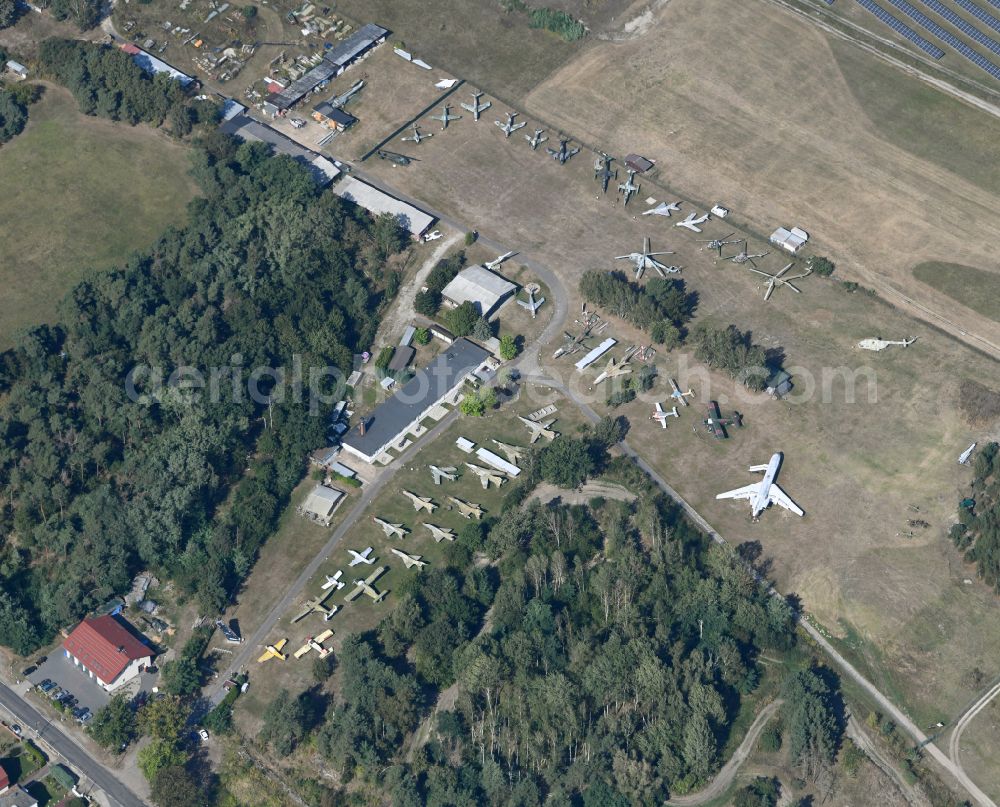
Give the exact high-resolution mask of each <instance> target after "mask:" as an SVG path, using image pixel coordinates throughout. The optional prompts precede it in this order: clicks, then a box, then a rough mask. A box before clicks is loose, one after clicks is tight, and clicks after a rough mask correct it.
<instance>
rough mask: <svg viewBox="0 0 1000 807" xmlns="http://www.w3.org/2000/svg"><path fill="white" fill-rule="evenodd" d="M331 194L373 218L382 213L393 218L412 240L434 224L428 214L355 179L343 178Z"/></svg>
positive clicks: (432, 217)
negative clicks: (366, 212)
mask: <svg viewBox="0 0 1000 807" xmlns="http://www.w3.org/2000/svg"><path fill="white" fill-rule="evenodd" d="M333 192H334V193H335V194H337V196H339V197H340V198H341V199H343V200H344V201H347V202H354V204H356V205H358V206H359V207H363V208H364V209H365V210H367V211H368V212H369V213H371V214H372V215H373V216H378V215H381V214H383V213H389V214H390V215H392V216H395V217H396V220H397V221H398V222H399V224H400V226H401V227H402V228H403V229H405V230H407V231H409V233H410V235H412V236H413V237H414V238H420V236H422V235H423V234H424V233H425V232H426V231H427V228H429V227H430V226H431V225H432V224H433V223H434V216H432V215H431V214H430V213H426V212H424V211H423V210H421V209H420V208H419V207H416V206H415V205H411V204H410V203H409V202H404V201H403V200H402V199H397V198H396V197H395V196H392V195H391V194H388V193H386V192H385V191H383V190H380V189H379V188H376V187H375V186H374V185H369V184H368V183H367V182H364V181H363V180H360V179H358V178H357V177H351V176H348V177H344V179H343V180H341V181H340V182H338V183H337V185H336V186H335V187H334V189H333Z"/></svg>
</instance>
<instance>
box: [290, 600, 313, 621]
mask: <svg viewBox="0 0 1000 807" xmlns="http://www.w3.org/2000/svg"><path fill="white" fill-rule="evenodd" d="M312 612H313V606H312V604H311V603H310V605H309V607H307V608H304V609H303V610H302V611H301V612H299V613H298V614H296V615H295V616H294V617H292V623H293V624H294V623H295V622H298V621H299V620H300V619H305V618H306V617H307V616H309V614H311V613H312Z"/></svg>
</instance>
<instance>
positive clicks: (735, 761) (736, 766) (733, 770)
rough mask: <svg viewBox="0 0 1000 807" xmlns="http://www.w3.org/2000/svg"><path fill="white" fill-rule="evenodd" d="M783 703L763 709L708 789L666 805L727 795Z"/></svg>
mask: <svg viewBox="0 0 1000 807" xmlns="http://www.w3.org/2000/svg"><path fill="white" fill-rule="evenodd" d="M782 703H784V701H782V700H780V699H779V700H776V701H771V703H769V704H768V705H767V706H765V707H764V708H763V709H761V712H760V714H759V715H757V719H756V720H754V721H753V723H752V724H751V725H750V729H749V730H748V731H747V734H746V737H744V738H743V742H741V743H740V745H739V748H737V749H736V752H735V753H734V754H733V755H732V756H731V757H730V758H729V761H728V762H727V763H726V764H725V765H723V766H722V770H721V771H719V773H718V774H717V775H716V777H715V778H714V779H713V780H712V781H711V782H709V784H708V786H707V787H705V788H704V789H702V790H699V791H698V792H697V793H688V794H687V795H686V796H675V797H674V798H672V799H670V800H669V801H667V802H666V803H667V804H674V805H682V807H693V805H698V804H705V803H707V802H710V801H714V800H715V799H717V798H719V796H721V795H722V794H723V793H725V792H726V791H727V790H728V789H729V786H730V785H731V784H732V783H733V780H734V779H735V778H736V774H737V773H739V770H740V766H741V765H743V763H744V762H746V761H747V758H748V757H749V756H750V754H751V753H752V752H753V748H754V745H755V744H756V742H757V738H758V737H760V733H761V732H762V731H763V730H764V726H766V725H767V721H769V720H770V719H771V718H772V717H774V715H775V713H776V712H777V711H778V709H780V708H781V704H782Z"/></svg>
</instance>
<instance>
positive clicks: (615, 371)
mask: <svg viewBox="0 0 1000 807" xmlns="http://www.w3.org/2000/svg"><path fill="white" fill-rule="evenodd" d="M631 372H632V365H631V364H626V363H625V362H622V363H621V364H619V363H618V362H616V361H615V360H614V359H613V358H611V359H608V363H607V364H606V365H605V366H604V371H603V372H602V373H601V374H600V375H599V376H597V378H595V379H594V386H595V387H596V386H597V385H598V384H600V383H601V382H602V381H604V380H606V379H608V378H616V377H617V376H620V375H628V374H629V373H631Z"/></svg>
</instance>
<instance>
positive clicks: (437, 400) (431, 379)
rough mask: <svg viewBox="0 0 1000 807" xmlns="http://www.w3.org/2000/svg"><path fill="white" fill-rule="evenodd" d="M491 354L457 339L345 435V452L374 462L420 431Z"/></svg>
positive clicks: (472, 343)
mask: <svg viewBox="0 0 1000 807" xmlns="http://www.w3.org/2000/svg"><path fill="white" fill-rule="evenodd" d="M489 355H490V354H489V353H487V352H486V351H485V350H483V349H482V348H481V347H479V345H477V344H475V343H474V342H470V341H469V340H468V339H456V340H455V342H454V343H453V344H452V345H450V346H449V347H447V348H446V349H445V350H443V351H442V352H441V353H439V354H438V355H437V357H436V358H435V359H434V360H433V361H432V362H431V363H430V364H429V365H428V366H427V367H425V368H424V369H423V370H420V371H419V372H417V374H416V375H414V377H413V378H411V379H410V380H409V381H408V382H407V383H406V384H404V385H403V387H402V389H400V390H399V391H398V392H397V393H396V394H395V395H393V396H392V397H391V398H389V399H387V400H385V401H383V402H382V403H381V404H379V405H378V406H377V407H375V410H374V411H373V412H372V413H371V414H370V415H368V417H366V418H363V419H362V420H361V421H360V423H359V424H358V425H357V426H355V427H354V428H352V429H351V430H350V431H349V432H348V433H347V434H345V435H344V437H343V439H342V440H341V444H342V445H343V447H344V450H345V451H348V452H350V453H351V454H353V455H354V456H356V457H359V458H360V459H362V460H364V461H365V462H369V463H370V462H374V461H375V459H376V458H377V457H380V456H381V455H382V454H384V453H385V452H386V451H387V450H388V449H389V448H390V447H391V446H392V445H394V444H396V443H397V442H398V441H399V440H400V439H401V438H402V437H404V436H405V435H406V434H407V433H409V432H411V431H414V430H416V428H417V427H418V426H419V425H420V421H422V420H423V419H424V418H425V417H427V414H428V413H429V412H430V410H431V409H433V408H434V407H435V406H438V405H439V404H441V403H442V402H444V401H445V400H446V399H448V398H450V397H452V396H453V395H455V393H457V392H458V390H459V389H460V388H461V386H462V384H464V383H465V380H466V379H467V378H468V377H469V376H470V375H471V374H472V373H474V372H475V371H476V370H478V369H479V367H480V366H482V365H483V364H484V363H485V362H486V360H487V359H488V358H489Z"/></svg>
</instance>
